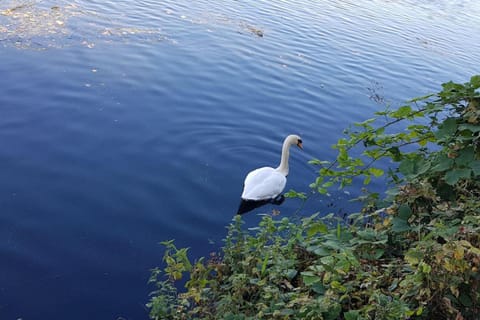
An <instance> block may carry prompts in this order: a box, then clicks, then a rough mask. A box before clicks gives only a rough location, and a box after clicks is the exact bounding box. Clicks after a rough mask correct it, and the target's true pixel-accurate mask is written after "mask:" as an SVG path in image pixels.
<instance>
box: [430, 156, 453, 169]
mask: <svg viewBox="0 0 480 320" xmlns="http://www.w3.org/2000/svg"><path fill="white" fill-rule="evenodd" d="M434 163H436V165H434V166H433V168H432V171H434V172H440V171H446V170H450V169H451V168H452V167H453V164H454V161H453V159H450V158H449V157H447V156H446V155H445V154H441V155H440V156H439V157H438V158H437V159H436V160H435V162H434Z"/></svg>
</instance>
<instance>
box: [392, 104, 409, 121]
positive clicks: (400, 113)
mask: <svg viewBox="0 0 480 320" xmlns="http://www.w3.org/2000/svg"><path fill="white" fill-rule="evenodd" d="M411 113H412V107H410V106H408V105H407V106H401V107H400V108H398V109H397V110H395V111H393V112H392V113H390V116H391V117H393V118H405V117H407V116H409V115H410V114H411Z"/></svg>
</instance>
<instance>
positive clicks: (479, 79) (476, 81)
mask: <svg viewBox="0 0 480 320" xmlns="http://www.w3.org/2000/svg"><path fill="white" fill-rule="evenodd" d="M470 83H471V84H472V86H473V88H474V89H478V88H480V75H475V76H473V77H471V78H470Z"/></svg>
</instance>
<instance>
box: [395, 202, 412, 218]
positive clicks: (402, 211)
mask: <svg viewBox="0 0 480 320" xmlns="http://www.w3.org/2000/svg"><path fill="white" fill-rule="evenodd" d="M411 215H412V209H410V206H409V205H408V204H402V205H400V207H398V217H399V218H400V219H402V220H405V221H407V220H408V219H409V218H410V216H411Z"/></svg>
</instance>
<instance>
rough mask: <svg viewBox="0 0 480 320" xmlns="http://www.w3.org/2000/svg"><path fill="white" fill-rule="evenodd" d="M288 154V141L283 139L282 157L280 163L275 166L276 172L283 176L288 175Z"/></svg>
mask: <svg viewBox="0 0 480 320" xmlns="http://www.w3.org/2000/svg"><path fill="white" fill-rule="evenodd" d="M289 156H290V143H288V141H286V140H285V142H284V143H283V147H282V158H281V160H280V165H279V166H278V167H277V168H276V170H277V171H278V172H280V173H281V174H283V175H284V176H287V175H288V157H289Z"/></svg>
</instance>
